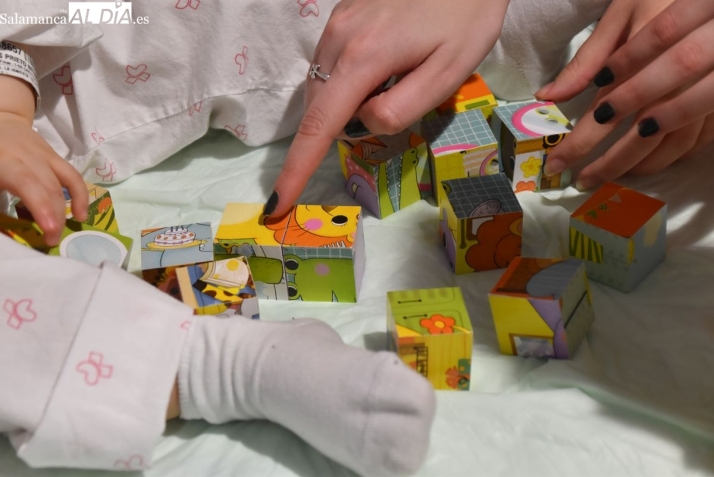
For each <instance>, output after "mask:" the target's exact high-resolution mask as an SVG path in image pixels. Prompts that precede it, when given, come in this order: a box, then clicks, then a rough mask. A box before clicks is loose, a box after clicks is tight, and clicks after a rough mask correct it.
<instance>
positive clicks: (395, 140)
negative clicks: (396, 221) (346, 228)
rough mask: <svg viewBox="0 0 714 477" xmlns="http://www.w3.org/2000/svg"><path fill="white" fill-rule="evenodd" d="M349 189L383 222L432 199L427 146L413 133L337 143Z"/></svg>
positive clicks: (353, 195)
mask: <svg viewBox="0 0 714 477" xmlns="http://www.w3.org/2000/svg"><path fill="white" fill-rule="evenodd" d="M337 148H338V150H339V155H340V161H341V163H342V172H343V173H344V175H345V179H346V182H345V189H346V190H347V193H348V194H349V195H350V197H352V198H354V199H355V200H356V201H357V202H359V203H360V204H361V205H362V206H363V207H364V208H365V209H367V210H369V211H370V212H371V213H372V214H373V215H374V216H376V217H378V218H380V219H383V218H385V217H387V216H389V215H392V214H393V213H395V212H398V211H400V210H402V209H403V208H405V207H407V206H409V205H411V204H413V203H415V202H418V201H420V200H421V199H425V198H427V197H429V196H430V195H431V187H432V186H431V173H430V172H429V161H428V153H427V147H426V142H425V141H424V139H423V138H421V137H419V136H418V135H416V134H414V133H413V132H411V131H403V132H401V133H399V134H396V135H394V136H375V137H372V138H368V139H363V140H355V141H347V140H340V141H338V143H337Z"/></svg>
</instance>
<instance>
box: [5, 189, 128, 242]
mask: <svg viewBox="0 0 714 477" xmlns="http://www.w3.org/2000/svg"><path fill="white" fill-rule="evenodd" d="M84 185H85V187H86V188H87V195H88V197H89V207H88V208H87V220H85V221H84V223H85V224H87V225H90V226H92V227H96V228H98V229H101V230H106V231H107V232H111V233H117V234H118V233H119V223H118V222H117V219H116V213H115V212H114V203H113V202H112V196H111V194H110V193H109V191H108V190H107V189H105V188H104V187H101V186H98V185H96V184H92V183H89V182H85V183H84ZM63 193H64V200H65V217H66V218H68V219H72V218H73V214H72V198H71V197H70V195H69V191H68V190H67V189H63ZM15 211H16V212H17V216H18V217H19V218H21V219H25V220H29V221H32V220H34V219H33V218H32V213H30V211H29V210H28V209H27V207H26V206H25V204H24V203H23V202H18V203H17V204H15Z"/></svg>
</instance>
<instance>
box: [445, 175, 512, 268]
mask: <svg viewBox="0 0 714 477" xmlns="http://www.w3.org/2000/svg"><path fill="white" fill-rule="evenodd" d="M441 187H442V193H443V196H444V199H443V200H442V202H441V206H440V210H439V217H440V222H439V229H440V235H441V242H442V245H443V246H444V248H445V250H446V256H447V258H448V261H449V264H450V265H451V267H452V269H453V270H454V273H456V274H462V273H473V272H479V271H483V270H493V269H497V268H505V267H507V266H508V264H509V263H510V262H511V260H513V259H514V258H515V257H517V256H519V255H520V254H521V236H522V227H523V210H522V209H521V206H520V204H519V203H518V199H517V198H516V195H515V193H514V192H513V189H511V184H510V182H509V181H508V178H507V177H506V176H505V175H504V174H495V175H489V176H481V177H466V178H463V179H453V180H448V181H444V182H442V183H441Z"/></svg>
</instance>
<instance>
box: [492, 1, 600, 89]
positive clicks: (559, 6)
mask: <svg viewBox="0 0 714 477" xmlns="http://www.w3.org/2000/svg"><path fill="white" fill-rule="evenodd" d="M609 4H610V0H511V3H510V4H509V6H508V10H507V12H506V18H505V21H504V24H503V30H502V32H501V36H500V37H499V39H498V42H497V43H496V46H495V47H494V48H493V50H492V51H491V53H490V54H489V55H488V56H487V57H486V59H485V60H484V62H483V63H482V64H481V67H480V68H479V72H481V74H482V75H483V77H484V80H485V81H486V83H487V84H488V85H489V87H490V88H491V90H492V91H493V93H494V94H495V95H496V97H498V98H499V99H505V100H509V101H517V100H526V99H531V98H532V97H533V94H534V93H535V92H536V91H538V90H539V89H540V88H541V87H542V86H545V85H546V84H548V83H550V82H551V81H552V80H553V79H555V76H556V75H557V74H558V73H559V72H560V70H561V69H562V68H563V67H564V66H565V62H566V61H567V59H568V58H567V52H568V45H569V44H570V42H571V40H572V39H573V38H574V37H575V35H577V34H578V33H580V32H581V31H582V30H583V29H585V28H586V27H587V26H588V25H590V24H591V23H593V22H595V21H597V20H598V19H599V18H600V17H601V16H602V14H603V13H604V12H605V9H606V8H607V6H608V5H609Z"/></svg>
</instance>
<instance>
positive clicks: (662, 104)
mask: <svg viewBox="0 0 714 477" xmlns="http://www.w3.org/2000/svg"><path fill="white" fill-rule="evenodd" d="M623 42H624V44H622V43H623ZM593 79H594V81H595V84H596V85H597V86H598V87H602V88H603V89H602V90H601V91H600V93H599V94H598V96H597V98H596V100H595V103H593V106H592V107H591V109H590V111H589V112H588V113H587V114H586V115H585V116H584V117H583V118H582V119H581V120H580V121H579V122H578V124H577V125H576V126H575V128H574V130H573V132H572V133H571V134H569V135H568V136H567V137H566V139H565V140H564V141H563V142H562V143H561V144H560V145H558V146H557V147H556V148H555V149H553V151H552V152H551V154H550V156H549V159H548V162H547V165H546V173H549V174H555V173H557V172H559V171H560V170H562V169H564V168H565V167H570V166H573V165H575V164H576V163H577V162H578V161H579V160H580V159H582V158H583V157H584V156H585V155H586V154H587V153H589V152H590V151H591V150H592V149H593V148H594V147H595V146H596V145H597V144H598V143H599V142H600V141H602V140H603V139H604V138H605V137H606V136H607V135H609V134H610V133H611V132H612V131H613V130H614V129H615V127H616V126H617V124H618V123H620V122H621V121H622V120H623V119H625V118H626V117H628V116H630V115H633V114H634V115H635V121H634V126H633V127H632V128H631V129H630V130H629V131H627V133H626V134H625V135H624V136H623V137H622V138H621V139H620V140H619V141H618V142H617V143H615V144H614V145H613V146H612V147H611V148H610V149H609V150H608V151H607V152H606V153H605V155H604V156H602V157H601V158H598V159H597V160H596V161H594V162H593V163H592V164H590V165H588V166H587V167H585V168H584V169H583V170H582V171H581V173H580V175H579V178H578V188H580V189H589V188H592V187H595V186H597V185H598V184H600V183H601V182H603V181H608V180H612V179H615V178H617V177H619V176H621V175H622V174H624V173H626V172H628V171H629V172H633V173H638V174H651V173H654V172H657V171H659V170H661V169H663V168H664V167H666V166H667V165H669V164H671V163H672V162H674V161H676V160H677V159H679V158H682V157H685V156H688V155H692V154H694V153H696V152H697V151H698V150H699V149H701V148H702V147H704V146H705V145H707V144H708V143H709V142H711V141H712V140H714V117H713V116H710V114H711V113H714V2H712V1H711V0H648V1H640V0H614V1H613V3H612V4H611V6H610V7H609V9H608V10H607V12H606V13H605V15H604V16H603V18H602V19H601V21H600V23H599V25H598V26H597V28H596V29H595V31H594V33H593V35H592V36H591V37H590V38H589V39H588V41H587V42H586V43H585V44H584V45H583V47H582V48H581V49H580V51H579V52H578V54H577V55H576V57H575V59H574V60H573V61H572V62H571V63H570V64H569V65H568V67H567V68H566V69H565V70H564V71H563V72H562V73H561V74H560V75H559V76H558V78H556V80H555V81H554V82H553V83H551V84H550V85H548V86H546V87H544V88H543V89H542V90H540V91H539V92H538V93H536V97H538V98H540V99H550V100H552V101H556V102H559V101H565V100H568V99H570V98H571V97H573V96H575V95H576V94H578V93H579V92H581V91H582V90H584V89H585V88H586V87H587V86H588V85H589V84H590V82H591V81H592V80H593Z"/></svg>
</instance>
